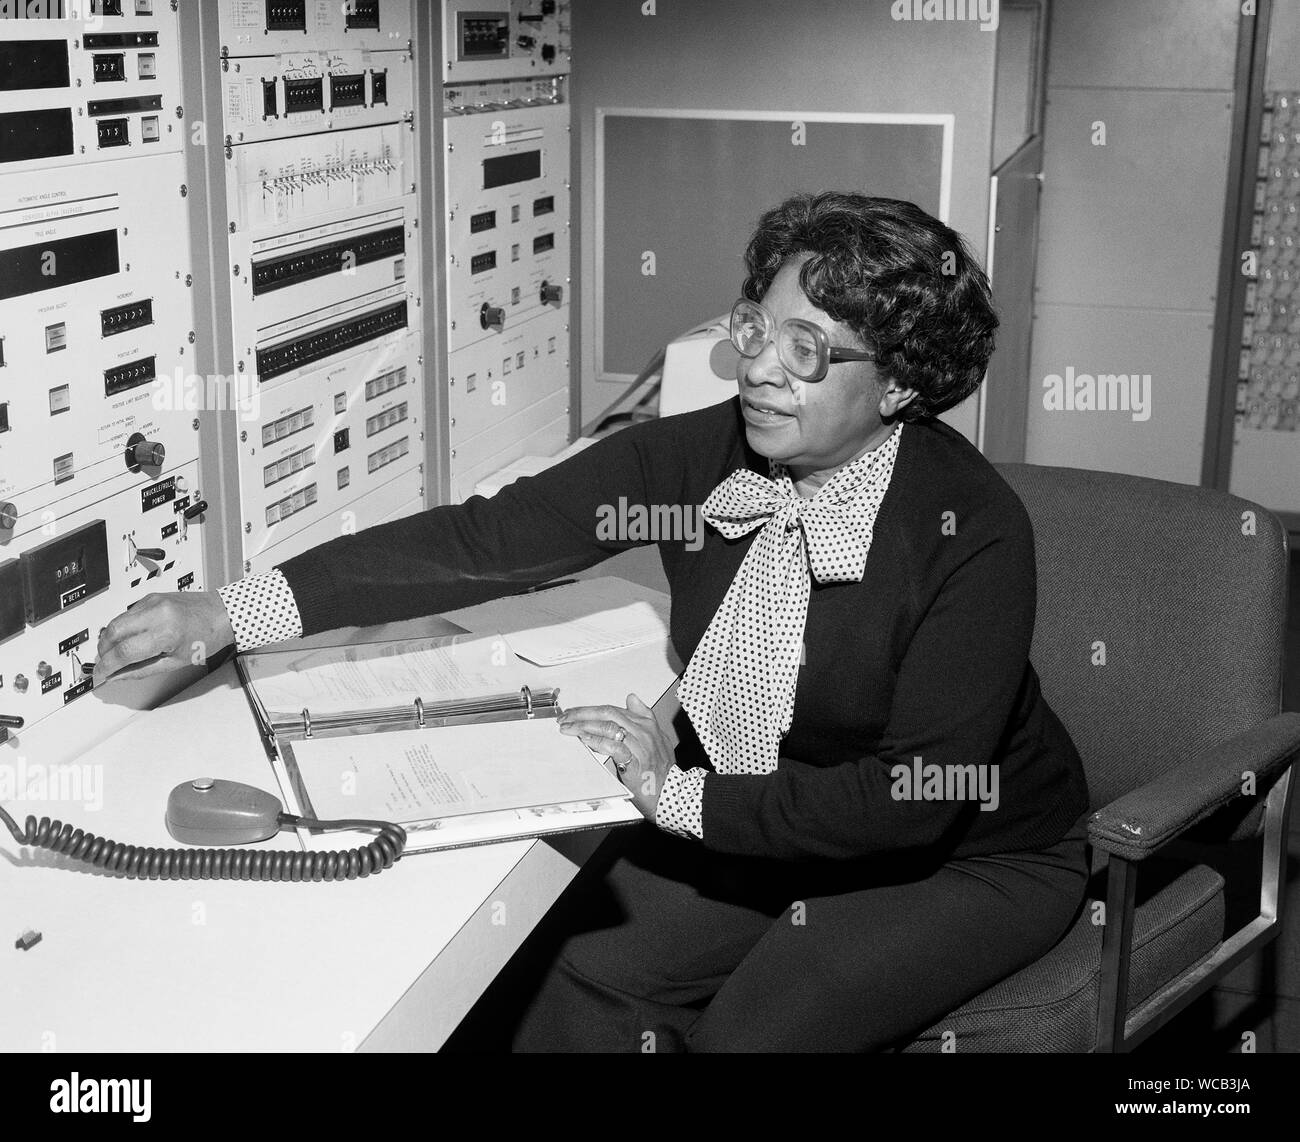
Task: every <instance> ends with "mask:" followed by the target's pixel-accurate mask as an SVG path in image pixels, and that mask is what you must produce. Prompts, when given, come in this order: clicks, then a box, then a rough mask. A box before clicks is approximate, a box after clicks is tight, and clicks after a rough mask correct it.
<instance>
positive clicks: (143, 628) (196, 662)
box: [94, 591, 235, 686]
mask: <svg viewBox="0 0 1300 1142" xmlns="http://www.w3.org/2000/svg"><path fill="white" fill-rule="evenodd" d="M234 641H235V632H234V630H233V629H232V628H231V626H230V618H229V616H227V614H226V607H225V604H224V603H222V601H221V596H220V595H218V594H217V592H216V591H172V592H168V593H166V594H158V595H146V596H145V597H144V598H143V599H141V600H140V601H139V602H138V603H136V604H135V606H133V607H132V608H131V609H130V610H127V611H123V612H122V613H121V614H120V615H118V616H117V618H115V619H114V620H113V621H112V622H110V623H109V624H108V626H106V627H104V629H103V630H101V631H100V632H99V647H98V650H97V652H96V653H97V656H98V657H97V658H96V661H95V674H94V678H95V685H96V686H100V685H102V684H103V683H105V682H107V681H108V680H109V679H110V678H144V677H147V676H148V675H150V674H162V673H165V672H166V671H169V670H179V669H181V668H182V667H185V666H201V665H203V663H205V662H206V661H207V660H208V659H209V658H210V657H212V655H214V654H216V653H217V652H218V651H220V650H222V649H224V648H225V647H227V646H229V645H230V644H231V643H233V642H234Z"/></svg>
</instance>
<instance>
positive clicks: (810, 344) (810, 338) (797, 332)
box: [731, 298, 875, 381]
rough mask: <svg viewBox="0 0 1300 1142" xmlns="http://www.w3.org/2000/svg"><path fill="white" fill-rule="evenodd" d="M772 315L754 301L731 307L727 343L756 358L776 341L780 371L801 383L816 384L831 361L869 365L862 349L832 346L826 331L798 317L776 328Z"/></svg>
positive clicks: (742, 302) (866, 353) (746, 355)
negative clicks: (729, 339)
mask: <svg viewBox="0 0 1300 1142" xmlns="http://www.w3.org/2000/svg"><path fill="white" fill-rule="evenodd" d="M775 326H776V322H775V320H774V319H773V317H772V315H771V314H770V313H768V312H767V310H766V309H764V308H763V307H762V306H761V305H759V304H758V302H756V301H748V300H746V299H743V298H742V299H741V300H740V301H738V302H736V304H735V305H733V306H732V307H731V343H732V345H734V346H735V349H736V352H737V353H739V354H740V355H741V356H742V357H757V356H758V355H759V354H760V353H761V352H762V351H763V350H764V349H765V348H767V343H768V342H769V341H771V340H772V339H773V337H775V338H776V356H777V360H779V361H780V362H781V365H782V367H783V368H784V369H785V370H786V371H787V372H789V373H790V374H791V375H792V376H794V377H795V378H797V379H798V380H801V381H820V380H822V379H823V378H824V377H825V376H826V370H827V369H828V368H829V367H830V364H831V362H833V361H871V360H874V359H875V358H874V355H873V354H871V353H868V352H865V351H864V350H862V349H847V348H843V347H841V346H838V345H832V344H831V343H830V338H829V337H828V336H827V335H826V330H825V329H823V328H822V327H821V326H820V325H817V324H814V323H813V322H811V321H805V320H804V319H803V318H801V317H788V318H786V320H785V321H783V322H781V326H780V328H779V329H778V328H776V327H775Z"/></svg>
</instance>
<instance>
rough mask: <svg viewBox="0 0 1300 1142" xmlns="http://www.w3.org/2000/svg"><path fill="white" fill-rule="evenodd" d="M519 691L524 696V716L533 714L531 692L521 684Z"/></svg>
mask: <svg viewBox="0 0 1300 1142" xmlns="http://www.w3.org/2000/svg"><path fill="white" fill-rule="evenodd" d="M519 692H520V693H521V694H523V696H524V705H525V706H526V707H527V714H526V715H525V716H526V717H529V718H531V717H532V716H533V692H532V691H531V690H530V689H528V687H527V686H521V687H520V688H519Z"/></svg>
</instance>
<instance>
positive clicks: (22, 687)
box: [14, 674, 27, 694]
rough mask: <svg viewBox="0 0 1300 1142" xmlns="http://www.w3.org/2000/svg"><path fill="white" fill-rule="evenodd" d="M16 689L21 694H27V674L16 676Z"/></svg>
mask: <svg viewBox="0 0 1300 1142" xmlns="http://www.w3.org/2000/svg"><path fill="white" fill-rule="evenodd" d="M14 689H15V690H17V691H18V693H19V694H26V693H27V675H26V674H15V675H14Z"/></svg>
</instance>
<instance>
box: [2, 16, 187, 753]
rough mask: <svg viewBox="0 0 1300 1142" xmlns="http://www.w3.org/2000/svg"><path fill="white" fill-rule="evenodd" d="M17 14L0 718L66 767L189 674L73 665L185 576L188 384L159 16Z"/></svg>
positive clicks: (5, 308)
mask: <svg viewBox="0 0 1300 1142" xmlns="http://www.w3.org/2000/svg"><path fill="white" fill-rule="evenodd" d="M30 7H31V9H32V11H31V12H30V13H29V14H28V15H27V16H25V17H23V18H17V19H8V20H3V21H0V23H2V24H3V25H4V27H3V28H0V89H3V92H4V97H3V100H0V108H3V110H0V714H4V715H6V716H9V717H15V718H21V719H22V723H23V724H22V727H21V728H17V729H15V728H13V727H6V731H5V735H6V741H5V745H6V746H8V747H15V746H16V747H18V748H21V747H22V740H23V738H24V736H25V735H27V734H29V733H31V732H32V731H34V730H36V729H37V727H38V726H41V727H45V726H46V725H47V724H48V725H49V726H50V727H52V728H53V730H55V731H57V732H58V738H57V740H58V743H59V747H60V749H61V750H62V751H64V756H67V755H69V754H70V753H73V752H75V750H76V749H77V748H79V746H82V745H84V744H86V742H87V741H89V740H93V739H94V737H96V736H102V735H103V734H104V733H106V732H108V731H109V730H111V729H112V728H115V727H116V725H118V724H120V723H121V722H122V721H124V720H125V719H126V717H128V716H130V714H131V713H133V711H134V709H136V708H139V706H140V705H142V704H146V703H149V702H153V701H157V700H158V699H159V698H160V697H163V696H165V694H166V693H168V692H170V691H173V690H175V689H177V688H178V687H179V686H180V685H183V684H184V683H185V682H188V681H189V680H190V679H191V678H192V677H193V675H189V676H178V675H175V674H173V675H170V676H166V677H163V678H161V679H154V680H151V681H142V682H138V683H132V684H129V685H124V684H116V683H115V684H114V685H113V687H112V689H111V690H110V691H109V692H107V693H106V694H105V695H104V696H98V695H94V694H93V693H92V682H91V678H90V674H89V669H90V667H91V665H93V663H94V660H95V648H96V643H97V641H98V637H99V631H100V628H101V627H102V626H104V625H105V624H106V623H108V622H109V621H110V620H111V619H112V618H113V617H114V616H116V615H118V614H120V613H121V612H122V611H124V610H126V609H127V607H128V606H130V605H131V604H132V603H133V602H136V601H137V600H139V599H141V598H143V597H144V596H145V595H146V594H149V593H152V592H153V591H156V590H165V591H176V590H187V589H191V588H192V589H200V588H202V587H203V585H204V583H203V579H204V528H205V521H206V519H207V516H208V512H209V510H210V505H209V504H208V502H207V501H206V500H204V499H203V494H202V489H201V488H200V486H199V476H198V464H197V458H198V432H197V431H196V428H197V422H196V420H195V409H196V408H197V407H198V406H199V403H200V402H201V401H202V400H203V399H204V394H203V389H204V387H205V384H206V382H205V381H204V380H202V379H201V378H199V377H197V376H195V375H194V373H195V365H194V362H195V343H196V340H197V335H196V332H195V322H194V306H193V300H192V293H193V290H192V286H193V278H192V270H191V260H190V246H189V216H188V210H189V203H188V187H187V174H186V165H185V156H184V154H183V147H182V137H183V136H182V130H181V124H182V122H183V118H182V117H181V116H182V115H183V109H182V108H181V105H180V99H179V91H180V85H179V74H180V72H179V60H178V57H177V45H178V40H179V36H178V26H177V16H176V14H175V12H173V10H172V8H171V5H170V4H167V3H162V4H159V3H150V2H146V0H139V2H130V3H113V2H111V0H95V2H94V3H90V2H89V0H88V2H87V4H86V5H85V8H84V10H83V12H82V14H81V15H80V17H74V16H73V15H72V14H71V13H72V10H73V9H72V6H70V5H62V6H60V5H40V6H30ZM39 13H45V15H44V16H43V17H42V16H41V15H40V14H39ZM201 660H202V656H199V658H198V659H196V665H200V664H201ZM74 703H75V704H76V705H75V709H76V713H75V714H73V713H71V708H73V704H74ZM64 711H69V713H68V714H67V715H66V716H65V715H64ZM56 723H57V725H56ZM65 730H66V731H67V732H66V733H65V732H64V731H65ZM39 732H40V733H42V734H45V732H46V730H45V729H44V728H42V729H41V730H40V731H39ZM51 740H53V739H51ZM58 752H59V751H57V750H56V751H55V756H58Z"/></svg>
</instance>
